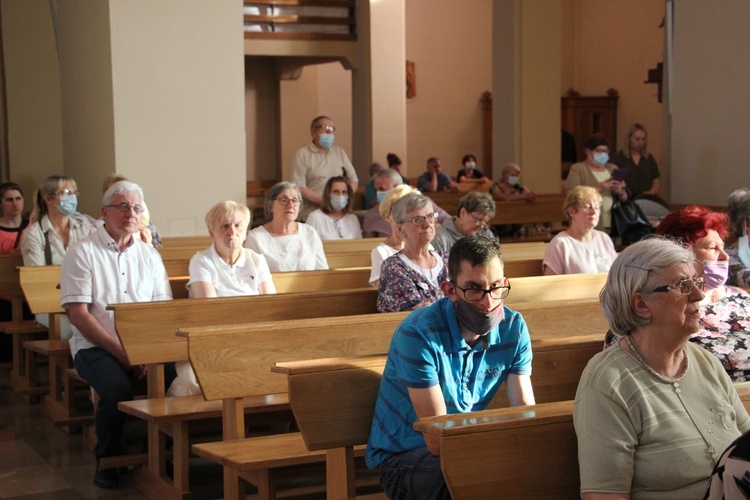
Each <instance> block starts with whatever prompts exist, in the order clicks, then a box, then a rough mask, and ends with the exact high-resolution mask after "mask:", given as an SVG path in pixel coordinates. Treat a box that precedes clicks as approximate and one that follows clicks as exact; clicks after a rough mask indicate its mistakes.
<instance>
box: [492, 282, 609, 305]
mask: <svg viewBox="0 0 750 500" xmlns="http://www.w3.org/2000/svg"><path fill="white" fill-rule="evenodd" d="M606 281H607V273H600V274H561V275H553V276H530V277H521V278H515V279H512V280H510V286H511V290H510V294H509V295H508V297H507V298H506V299H505V303H506V304H507V305H508V306H509V307H510V308H511V309H513V308H515V306H516V304H519V303H522V302H547V301H555V300H589V301H596V302H597V303H598V302H599V292H600V291H601V289H602V288H603V287H604V284H605V283H606Z"/></svg>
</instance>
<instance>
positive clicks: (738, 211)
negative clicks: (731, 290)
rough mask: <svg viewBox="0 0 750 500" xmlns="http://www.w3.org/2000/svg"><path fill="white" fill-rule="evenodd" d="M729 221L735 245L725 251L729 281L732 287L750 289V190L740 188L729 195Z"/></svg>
mask: <svg viewBox="0 0 750 500" xmlns="http://www.w3.org/2000/svg"><path fill="white" fill-rule="evenodd" d="M727 207H728V208H729V220H730V222H731V224H732V232H733V233H734V237H735V239H736V241H735V243H734V244H733V245H732V246H731V247H730V248H727V249H726V252H727V255H728V256H729V281H727V283H728V284H730V285H732V286H742V287H750V245H748V236H747V226H748V222H750V189H747V188H740V189H737V190H735V191H733V192H732V194H730V195H729V199H728V201H727Z"/></svg>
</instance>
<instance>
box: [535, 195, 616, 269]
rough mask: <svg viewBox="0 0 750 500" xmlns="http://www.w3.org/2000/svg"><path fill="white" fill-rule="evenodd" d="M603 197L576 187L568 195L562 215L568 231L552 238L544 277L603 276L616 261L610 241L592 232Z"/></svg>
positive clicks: (545, 257) (597, 220)
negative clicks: (550, 275) (555, 275)
mask: <svg viewBox="0 0 750 500" xmlns="http://www.w3.org/2000/svg"><path fill="white" fill-rule="evenodd" d="M601 203H602V196H601V195H600V194H599V193H597V192H596V189H594V188H591V187H588V186H578V187H576V188H574V189H572V190H571V191H570V192H568V195H567V196H566V197H565V203H564V204H563V213H564V214H565V216H566V217H567V218H568V224H569V226H568V228H567V229H566V230H564V231H561V232H559V233H557V235H555V237H554V238H552V241H550V242H549V245H547V249H546V250H545V251H544V259H543V260H542V271H543V272H544V274H593V273H606V272H607V271H609V267H610V266H611V265H612V262H614V260H615V259H616V258H617V252H615V246H614V244H613V243H612V239H611V238H610V237H609V236H608V235H607V234H606V233H603V232H601V231H597V230H596V229H594V228H595V227H596V225H597V224H598V223H599V214H600V213H601Z"/></svg>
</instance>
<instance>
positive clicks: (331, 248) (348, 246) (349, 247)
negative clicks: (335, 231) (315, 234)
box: [323, 238, 385, 267]
mask: <svg viewBox="0 0 750 500" xmlns="http://www.w3.org/2000/svg"><path fill="white" fill-rule="evenodd" d="M384 241H385V238H359V239H356V240H326V241H324V242H323V250H324V251H325V253H326V257H328V256H330V255H333V254H336V253H349V252H371V251H372V249H373V248H375V247H376V246H378V245H379V244H381V243H383V242H384ZM330 267H334V266H330Z"/></svg>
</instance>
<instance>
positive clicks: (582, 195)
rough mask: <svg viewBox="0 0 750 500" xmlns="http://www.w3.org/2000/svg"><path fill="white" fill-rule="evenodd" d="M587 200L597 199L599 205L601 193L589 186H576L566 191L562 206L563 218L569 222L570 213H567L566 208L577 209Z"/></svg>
mask: <svg viewBox="0 0 750 500" xmlns="http://www.w3.org/2000/svg"><path fill="white" fill-rule="evenodd" d="M587 201H597V202H599V205H601V204H602V195H600V194H599V192H598V191H597V190H596V189H594V188H592V187H590V186H576V187H574V188H573V189H571V190H570V191H568V195H567V196H566V197H565V201H564V202H563V207H562V211H563V214H565V218H566V219H568V222H570V214H569V213H568V210H570V209H571V208H575V209H576V210H578V209H579V208H581V205H583V204H584V203H585V202H587Z"/></svg>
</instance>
